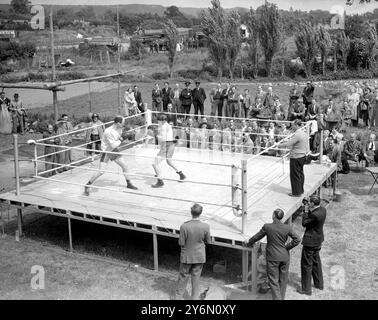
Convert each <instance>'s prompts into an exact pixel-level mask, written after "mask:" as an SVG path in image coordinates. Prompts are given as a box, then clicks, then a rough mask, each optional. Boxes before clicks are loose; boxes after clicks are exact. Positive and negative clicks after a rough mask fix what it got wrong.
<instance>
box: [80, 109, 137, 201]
mask: <svg viewBox="0 0 378 320" xmlns="http://www.w3.org/2000/svg"><path fill="white" fill-rule="evenodd" d="M123 124H124V120H123V117H122V116H116V117H115V118H114V123H113V125H112V126H111V127H109V128H106V129H105V131H104V134H103V136H102V139H101V149H102V151H105V152H104V153H102V154H101V158H100V164H99V168H98V169H99V171H98V172H96V173H95V174H94V175H93V176H92V178H91V179H90V180H89V181H88V183H87V184H86V186H85V187H84V195H86V196H89V192H90V188H91V187H90V186H91V185H92V184H93V183H94V182H95V181H96V180H97V179H98V178H100V177H101V176H102V175H103V174H104V171H103V169H104V166H105V165H106V164H107V163H108V162H109V160H110V161H114V162H115V163H116V164H117V165H119V166H120V167H121V169H122V172H123V176H124V177H125V180H126V185H127V188H128V189H132V190H137V189H138V188H137V187H135V186H134V185H133V184H132V183H131V181H130V179H129V177H128V175H127V172H128V169H127V165H126V163H125V162H124V160H123V159H122V155H120V154H110V153H106V152H119V149H118V147H119V146H120V145H121V143H122V141H124V140H125V139H127V138H128V137H129V135H127V136H125V138H124V137H123V136H122V132H123Z"/></svg>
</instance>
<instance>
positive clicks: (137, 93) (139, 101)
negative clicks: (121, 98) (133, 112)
mask: <svg viewBox="0 0 378 320" xmlns="http://www.w3.org/2000/svg"><path fill="white" fill-rule="evenodd" d="M133 91H134V97H135V101H136V102H137V106H138V109H139V110H140V112H144V111H145V110H144V104H143V100H142V93H141V92H140V90H139V88H138V86H137V85H135V86H134V90H133Z"/></svg>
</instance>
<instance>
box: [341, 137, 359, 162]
mask: <svg viewBox="0 0 378 320" xmlns="http://www.w3.org/2000/svg"><path fill="white" fill-rule="evenodd" d="M344 152H345V155H346V159H347V160H351V161H355V162H357V163H358V164H359V163H360V160H361V155H362V147H361V142H360V141H358V140H357V139H356V133H354V132H353V133H352V134H351V136H350V139H349V140H348V141H347V142H346V143H345V145H344Z"/></svg>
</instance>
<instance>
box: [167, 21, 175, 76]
mask: <svg viewBox="0 0 378 320" xmlns="http://www.w3.org/2000/svg"><path fill="white" fill-rule="evenodd" d="M164 33H165V36H166V38H167V42H166V46H167V51H168V67H169V76H170V77H171V78H172V76H173V64H174V62H175V56H176V46H177V43H178V31H177V28H176V25H175V24H174V22H173V21H172V20H171V19H168V21H167V22H166V23H165V24H164Z"/></svg>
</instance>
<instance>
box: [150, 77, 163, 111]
mask: <svg viewBox="0 0 378 320" xmlns="http://www.w3.org/2000/svg"><path fill="white" fill-rule="evenodd" d="M151 107H152V111H161V109H162V107H163V93H162V91H161V90H160V88H159V84H158V83H155V87H154V88H153V89H152V106H151Z"/></svg>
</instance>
